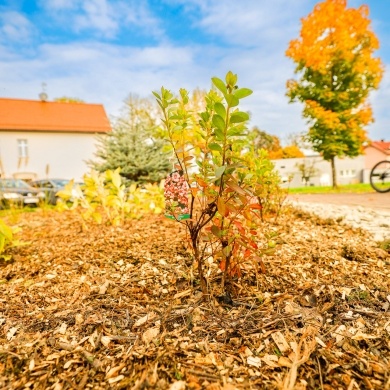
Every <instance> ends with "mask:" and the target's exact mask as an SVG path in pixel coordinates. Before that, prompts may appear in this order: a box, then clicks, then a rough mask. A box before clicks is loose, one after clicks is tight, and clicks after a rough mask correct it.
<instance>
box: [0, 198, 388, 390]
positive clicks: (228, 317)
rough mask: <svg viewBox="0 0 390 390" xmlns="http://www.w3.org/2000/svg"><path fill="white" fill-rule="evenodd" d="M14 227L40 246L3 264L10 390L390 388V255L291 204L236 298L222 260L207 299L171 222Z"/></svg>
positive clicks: (0, 338) (2, 351)
mask: <svg viewBox="0 0 390 390" xmlns="http://www.w3.org/2000/svg"><path fill="white" fill-rule="evenodd" d="M382 197H383V195H382ZM382 199H383V198H382ZM6 221H7V222H8V223H10V224H12V225H14V226H18V227H19V228H20V229H21V232H20V233H19V236H20V238H21V239H22V240H23V241H25V242H29V243H28V244H27V245H24V246H20V247H17V248H13V249H12V250H9V251H8V252H7V254H10V255H11V256H12V259H11V260H10V261H8V262H4V261H3V262H2V263H0V284H1V295H0V388H1V389H54V390H61V389H79V390H81V389H171V390H181V389H183V390H184V389H208V390H217V389H224V390H233V389H325V390H334V389H354V388H359V389H378V390H383V389H389V388H390V359H389V356H390V311H389V306H390V268H389V266H390V255H389V254H388V253H387V252H385V251H384V250H382V249H379V248H378V247H377V246H376V244H375V243H374V242H373V241H372V238H371V236H369V235H368V234H367V233H365V232H364V231H361V230H354V229H352V228H349V227H347V226H340V225H338V224H337V223H336V222H334V221H332V220H329V219H327V220H321V219H319V218H318V217H315V216H311V215H308V214H305V213H303V212H298V211H295V210H294V209H291V208H288V207H286V208H285V209H284V210H283V213H282V214H281V216H280V217H279V219H278V220H277V221H276V222H275V221H272V222H269V224H267V229H268V228H271V229H274V230H276V231H278V232H279V236H278V239H277V243H278V245H277V251H276V252H275V253H274V255H272V256H268V257H265V258H264V263H265V265H266V273H265V274H258V273H257V272H256V268H255V267H253V266H252V265H251V264H248V266H247V267H246V268H245V269H244V270H243V273H242V276H241V278H240V279H237V280H233V281H232V282H231V285H230V286H231V289H230V290H229V294H228V293H226V292H221V291H220V290H219V280H220V278H221V274H220V272H219V268H218V264H216V263H215V262H213V261H212V259H211V260H210V261H208V263H207V264H208V265H207V274H208V275H209V278H208V280H209V295H208V296H206V297H204V296H202V294H201V292H200V289H199V285H198V281H197V277H196V265H195V264H193V262H192V260H191V256H190V254H189V251H188V248H187V244H186V243H187V239H186V235H185V232H184V230H183V229H182V227H181V225H179V224H178V223H176V222H174V221H171V220H168V219H166V218H164V217H162V216H150V217H148V218H144V219H140V220H132V221H128V222H126V224H125V225H123V226H121V227H113V226H102V225H96V224H89V225H88V229H87V230H85V229H83V228H82V226H83V225H82V223H81V220H80V216H79V215H77V214H73V213H70V212H65V213H57V212H54V211H47V210H38V211H36V212H34V213H24V214H20V215H11V216H9V217H8V218H7V219H6ZM262 228H263V227H260V228H259V229H262ZM264 228H265V226H264Z"/></svg>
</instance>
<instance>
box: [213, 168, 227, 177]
mask: <svg viewBox="0 0 390 390" xmlns="http://www.w3.org/2000/svg"><path fill="white" fill-rule="evenodd" d="M225 169H226V166H225V165H223V166H222V167H218V168H215V177H216V178H217V179H219V178H220V177H221V176H222V175H223V173H224V172H225Z"/></svg>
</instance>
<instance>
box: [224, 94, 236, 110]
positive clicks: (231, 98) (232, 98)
mask: <svg viewBox="0 0 390 390" xmlns="http://www.w3.org/2000/svg"><path fill="white" fill-rule="evenodd" d="M225 98H226V103H227V104H228V106H229V107H235V106H238V103H239V100H238V98H236V97H235V96H234V95H231V94H230V95H226V97H225Z"/></svg>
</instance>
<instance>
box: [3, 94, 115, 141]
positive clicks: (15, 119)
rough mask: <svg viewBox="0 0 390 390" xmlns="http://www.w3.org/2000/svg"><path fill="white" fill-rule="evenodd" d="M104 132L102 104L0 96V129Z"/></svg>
mask: <svg viewBox="0 0 390 390" xmlns="http://www.w3.org/2000/svg"><path fill="white" fill-rule="evenodd" d="M5 130H14V131H26V130H27V131H50V132H83V133H84V132H86V133H89V132H91V133H106V132H110V131H111V125H110V122H109V120H108V118H107V115H106V112H105V110H104V107H103V105H101V104H87V103H63V102H43V101H39V100H21V99H7V98H0V131H5Z"/></svg>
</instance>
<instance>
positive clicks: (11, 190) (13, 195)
mask: <svg viewBox="0 0 390 390" xmlns="http://www.w3.org/2000/svg"><path fill="white" fill-rule="evenodd" d="M44 199H45V193H44V192H43V191H40V190H39V189H36V188H34V187H32V186H30V185H29V184H28V183H27V182H25V181H24V180H21V179H0V209H2V208H7V207H9V206H11V205H14V206H18V207H23V206H31V205H33V206H38V205H39V202H41V201H43V200H44Z"/></svg>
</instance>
